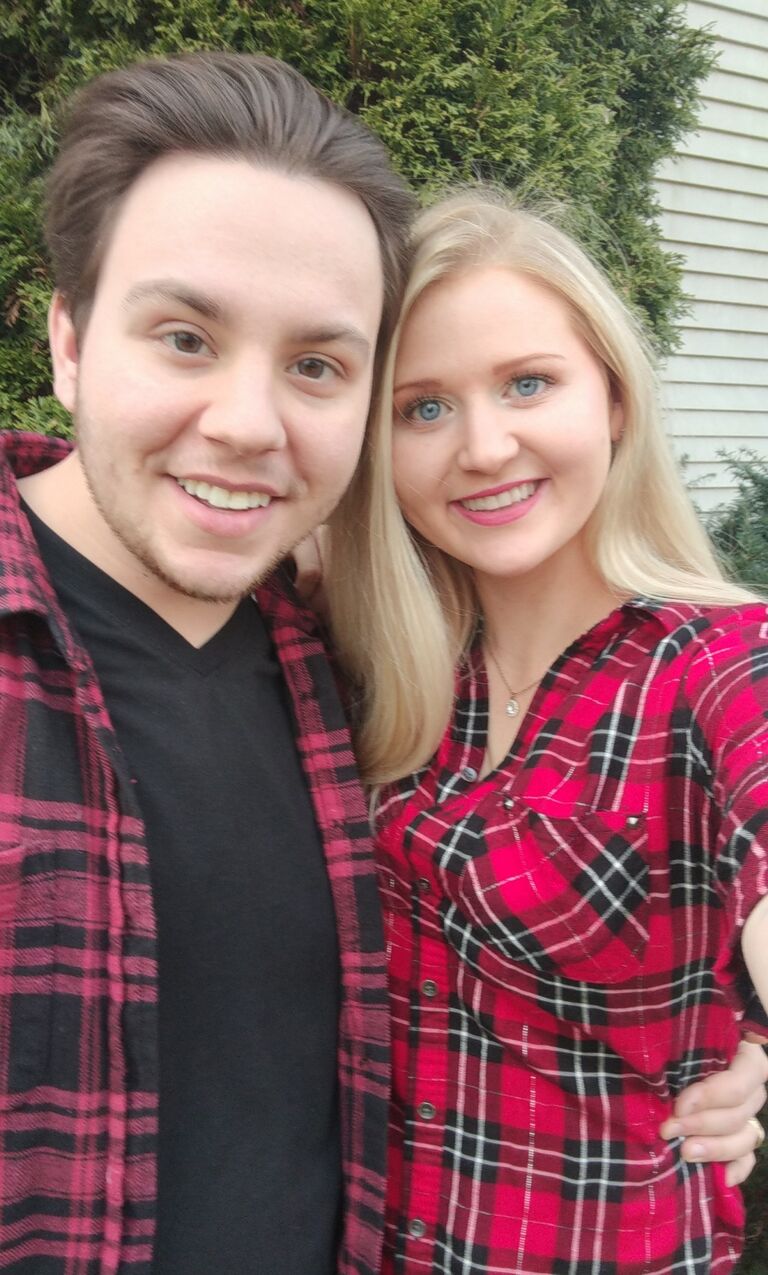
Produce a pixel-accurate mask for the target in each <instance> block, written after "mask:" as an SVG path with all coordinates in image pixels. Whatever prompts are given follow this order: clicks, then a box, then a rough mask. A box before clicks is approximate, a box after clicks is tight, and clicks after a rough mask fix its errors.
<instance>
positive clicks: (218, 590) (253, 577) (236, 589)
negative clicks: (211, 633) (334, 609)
mask: <svg viewBox="0 0 768 1275" xmlns="http://www.w3.org/2000/svg"><path fill="white" fill-rule="evenodd" d="M286 552H288V551H286ZM285 556H286V555H285V553H283V552H280V553H276V554H275V556H274V557H272V558H270V559H269V560H268V561H266V562H264V563H261V564H259V563H254V564H252V566H250V568H249V567H245V568H244V569H242V570H239V571H232V570H229V571H227V570H226V568H225V569H224V570H218V571H217V569H216V567H215V566H211V569H210V570H209V571H205V570H202V569H197V570H190V569H187V570H184V569H183V568H178V567H174V566H171V565H170V564H169V565H168V566H165V565H164V564H163V563H159V562H156V561H155V562H151V561H147V560H146V559H145V561H144V566H145V567H146V568H148V569H149V570H150V571H151V572H152V574H153V575H154V576H155V577H156V578H157V579H158V580H160V581H162V583H163V584H165V585H167V586H168V587H169V588H171V589H173V591H174V593H177V594H179V595H180V596H181V597H185V598H191V599H193V600H195V601H197V602H205V603H214V604H216V603H218V604H221V605H224V604H226V603H230V604H231V603H233V602H239V601H240V599H241V598H247V597H248V596H249V595H250V594H251V593H253V591H254V589H257V588H258V587H259V585H260V584H262V583H263V582H264V580H266V578H267V576H269V575H271V574H272V572H273V571H274V569H275V567H276V566H277V565H278V563H280V562H281V561H282V559H283V558H284V557H285Z"/></svg>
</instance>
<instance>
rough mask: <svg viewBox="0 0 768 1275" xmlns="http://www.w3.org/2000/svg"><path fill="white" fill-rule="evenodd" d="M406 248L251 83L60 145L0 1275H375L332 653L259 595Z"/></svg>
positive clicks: (370, 1155)
mask: <svg viewBox="0 0 768 1275" xmlns="http://www.w3.org/2000/svg"><path fill="white" fill-rule="evenodd" d="M410 211H411V199H410V196H409V195H408V194H407V192H406V189H405V187H404V185H403V184H402V182H401V181H400V179H398V178H397V177H396V176H395V175H394V173H393V172H392V170H391V169H390V167H389V163H388V160H387V157H386V154H385V152H384V149H383V147H382V146H381V145H380V143H378V142H376V141H375V140H374V139H373V137H372V136H371V135H370V134H368V132H367V131H366V130H365V129H364V128H363V127H362V125H360V124H359V123H358V122H357V121H356V120H354V119H353V118H352V117H350V116H348V115H346V114H345V113H342V112H341V111H340V110H338V109H337V108H335V107H333V106H332V105H331V104H330V103H329V102H327V101H326V100H325V99H324V98H322V97H321V96H320V95H319V94H317V93H316V92H315V91H314V90H313V89H312V88H310V86H309V85H308V84H307V83H306V81H304V80H303V79H302V78H301V77H300V76H299V75H298V74H296V73H295V72H293V71H292V70H290V69H289V68H288V67H286V66H283V65H281V64H279V63H275V62H272V61H270V60H269V59H262V58H245V57H233V56H227V55H208V56H195V57H189V58H182V59H179V60H175V61H171V62H165V63H163V62H157V63H153V64H149V65H145V66H137V67H133V68H131V69H129V70H127V71H124V72H118V73H115V74H113V75H110V76H107V77H104V78H102V79H100V80H98V81H96V82H95V83H93V84H92V85H90V87H89V88H88V89H86V90H85V92H84V94H83V95H82V97H81V98H80V100H79V102H78V103H77V104H76V105H75V107H74V111H73V113H72V115H71V118H70V121H69V125H68V128H67V130H66V132H65V136H64V140H63V143H62V149H61V153H60V156H59V159H58V162H57V164H56V166H55V168H54V171H53V174H52V178H51V182H50V187H49V192H48V236H49V242H50V246H51V254H52V258H53V263H54V272H55V277H56V282H57V288H58V290H57V292H56V295H55V297H54V300H53V303H52V306H51V315H50V342H51V351H52V356H53V365H54V379H55V389H56V393H57V395H58V396H59V398H60V399H61V401H62V403H63V404H64V405H65V406H66V407H67V408H69V409H70V410H71V411H72V412H73V413H74V417H75V422H76V429H77V438H78V447H77V450H76V451H71V452H67V449H66V448H65V447H64V446H63V445H61V444H58V443H55V442H51V441H50V440H44V439H42V438H22V437H20V436H18V435H17V436H15V437H14V436H10V437H9V438H8V439H7V440H6V447H7V455H8V458H9V460H10V461H11V463H12V464H13V465H14V467H15V469H16V474H17V477H18V495H20V497H21V501H22V504H21V507H19V505H18V495H17V488H16V484H15V483H14V481H13V479H12V477H11V474H10V472H9V471H6V473H5V476H4V490H3V495H2V527H3V538H4V539H3V543H4V558H5V566H4V574H3V577H2V581H1V582H0V586H1V587H2V592H3V608H2V609H3V612H4V619H3V622H2V623H3V629H2V643H1V649H2V656H1V657H0V658H2V681H1V682H0V691H1V692H2V700H3V704H2V731H3V741H4V748H3V750H2V762H1V763H0V765H2V780H1V782H0V788H1V791H2V797H1V798H0V801H2V811H3V829H2V843H0V845H1V846H2V851H1V852H0V873H2V876H0V918H2V917H3V916H5V917H6V918H7V923H6V924H4V925H3V927H2V931H1V932H2V944H3V946H2V952H3V965H2V974H1V975H0V1036H1V1037H2V1039H3V1040H5V1041H7V1042H8V1045H9V1048H8V1049H7V1050H2V1061H1V1063H0V1092H2V1094H3V1102H4V1104H5V1111H6V1114H5V1117H4V1119H3V1121H2V1134H1V1135H0V1138H1V1142H0V1165H1V1166H2V1167H0V1201H1V1202H2V1209H3V1212H2V1215H1V1216H0V1254H1V1256H0V1269H7V1270H15V1271H20V1272H21V1271H24V1272H27V1271H28V1272H34V1273H35V1275H48V1273H49V1272H51V1273H53V1272H56V1273H57V1275H58V1272H61V1273H62V1275H64V1272H66V1273H67V1275H85V1273H86V1272H88V1273H89V1275H90V1273H91V1272H97V1271H98V1272H107V1271H119V1272H126V1271H131V1272H134V1271H135V1272H141V1271H149V1270H150V1267H151V1269H152V1271H153V1275H166V1273H170V1272H174V1275H195V1273H198V1272H199V1273H200V1275H203V1273H205V1275H212V1273H213V1272H222V1273H230V1272H232V1273H233V1275H234V1273H236V1272H241V1271H242V1272H246V1271H253V1270H258V1271H259V1272H264V1273H265V1275H267V1273H269V1272H273V1273H274V1275H329V1273H330V1272H331V1271H336V1270H337V1269H338V1270H340V1271H344V1272H356V1273H357V1272H370V1273H371V1275H372V1273H373V1272H374V1271H375V1270H376V1268H377V1263H378V1252H379V1245H380V1217H379V1212H380V1207H381V1202H380V1196H381V1188H382V1182H383V1172H384V1143H385V1129H386V1125H385V1116H386V1098H387V1087H386V1079H387V1074H386V1037H387V1031H386V1002H385V986H384V965H383V954H382V950H381V949H382V941H381V936H380V931H379V922H378V915H377V906H376V896H375V881H374V877H373V873H372V867H371V861H370V856H369V846H368V842H367V839H366V814H365V806H364V803H363V800H362V795H361V794H360V792H359V791H358V789H357V788H356V786H355V783H354V766H353V759H352V755H351V751H350V746H349V740H348V737H347V735H346V732H345V728H344V723H343V718H342V715H341V710H340V707H339V704H338V701H337V698H336V695H335V692H334V688H333V681H332V678H331V675H330V672H329V669H328V667H327V666H326V664H325V662H324V660H323V658H322V653H321V646H320V644H319V642H318V640H317V638H316V636H315V635H314V633H313V632H312V631H311V627H309V625H308V621H307V619H306V618H305V617H304V616H303V615H302V614H301V613H300V612H299V611H298V610H297V608H296V606H295V604H294V603H293V602H292V601H291V600H290V596H289V591H288V589H287V586H286V585H285V583H284V582H283V581H281V580H280V579H279V578H277V577H276V578H273V579H272V580H271V581H270V582H269V583H265V584H262V582H263V581H264V580H265V579H266V577H267V576H268V574H269V573H270V571H271V570H272V568H273V567H274V566H275V564H276V563H278V562H279V561H280V560H281V559H282V558H283V557H284V556H285V554H286V553H287V551H288V550H290V548H291V547H292V546H293V545H294V544H295V543H296V542H297V541H298V540H299V539H300V538H301V537H303V536H305V535H306V534H307V532H308V531H309V530H310V529H311V528H313V527H314V526H316V525H317V524H318V523H319V522H321V521H322V520H323V519H324V518H325V516H326V515H327V514H328V513H329V511H330V510H331V509H332V507H333V506H334V505H335V504H336V502H337V500H338V499H339V497H340V495H341V493H342V491H343V489H344V487H345V485H346V484H347V482H348V480H349V478H350V477H351V474H352V471H353V469H354V466H355V463H356V460H357V457H358V454H359V451H360V447H361V445H362V441H363V433H364V428H365V421H366V415H367V410H368V403H369V398H370V392H371V381H372V376H373V368H374V361H375V355H376V349H377V341H378V334H379V330H380V326H381V328H382V330H383V331H386V329H387V328H388V327H389V326H390V324H391V320H392V317H393V311H394V307H395V305H396V302H397V292H398V288H399V283H400V275H401V270H402V262H403V258H404V244H405V236H406V230H407V224H408V220H409V216H410ZM382 313H383V314H384V323H383V324H381V319H382ZM51 582H52V584H51ZM260 585H261V587H259V586H260ZM255 589H257V590H258V592H257V598H258V605H255V604H254V601H253V599H252V598H251V596H250V595H251V594H252V593H253V591H254V590H255ZM156 933H157V936H158V937H157V944H156V937H155V936H156ZM158 973H159V1006H158ZM337 1038H338V1044H339V1050H340V1057H339V1060H338V1065H339V1073H338V1074H339V1077H340V1080H339V1083H338V1085H337V1079H336V1077H337ZM158 1077H159V1078H158ZM158 1096H159V1103H158ZM158 1106H159V1116H160V1120H159V1141H158ZM156 1163H157V1167H158V1170H159V1172H158V1176H157V1187H156V1184H155V1164H156ZM156 1199H157V1233H156V1237H155V1236H154V1234H153V1233H154V1226H155V1219H154V1214H155V1200H156ZM342 1200H343V1201H344V1204H345V1207H344V1209H343V1210H342ZM340 1228H341V1229H340ZM153 1243H154V1258H153ZM337 1250H338V1253H339V1257H338V1267H337Z"/></svg>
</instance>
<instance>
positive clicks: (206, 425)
mask: <svg viewBox="0 0 768 1275" xmlns="http://www.w3.org/2000/svg"><path fill="white" fill-rule="evenodd" d="M199 428H200V433H201V434H202V435H203V436H204V437H205V438H207V439H209V440H210V441H211V442H217V443H221V444H223V445H224V446H226V447H229V448H231V449H232V451H235V452H238V453H241V454H245V453H248V452H264V451H277V450H279V449H280V448H281V447H284V446H285V443H286V437H287V436H286V431H285V425H284V422H283V416H282V411H281V406H280V396H279V387H278V386H277V384H276V383H275V377H274V375H273V372H272V369H271V368H270V367H268V366H262V365H259V364H258V363H256V362H253V361H245V360H244V361H242V362H241V363H239V364H237V365H234V366H230V367H225V368H222V369H221V373H220V375H219V377H218V378H217V382H216V384H215V385H214V386H213V387H212V393H211V396H210V399H209V402H208V404H207V405H206V408H205V410H204V411H203V413H202V415H201V418H200V425H199Z"/></svg>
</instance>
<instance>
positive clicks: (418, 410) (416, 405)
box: [397, 394, 450, 425]
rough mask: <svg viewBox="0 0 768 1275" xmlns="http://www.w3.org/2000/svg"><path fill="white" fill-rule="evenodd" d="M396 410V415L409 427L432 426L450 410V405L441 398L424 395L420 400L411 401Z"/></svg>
mask: <svg viewBox="0 0 768 1275" xmlns="http://www.w3.org/2000/svg"><path fill="white" fill-rule="evenodd" d="M397 410H398V415H399V416H401V417H402V418H403V420H404V421H407V422H408V424H409V425H434V424H435V422H436V421H439V420H441V419H442V417H443V415H444V413H445V412H447V411H449V410H450V405H449V404H448V403H446V402H444V400H443V399H441V398H434V397H432V396H431V395H426V394H425V395H424V396H423V397H421V398H414V399H411V400H410V401H409V402H407V403H405V404H403V406H402V407H399V408H398V409H397Z"/></svg>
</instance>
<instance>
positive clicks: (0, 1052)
mask: <svg viewBox="0 0 768 1275" xmlns="http://www.w3.org/2000/svg"><path fill="white" fill-rule="evenodd" d="M0 441H1V442H2V445H3V446H4V447H5V451H6V456H7V459H8V460H9V461H10V462H11V464H12V466H13V469H14V471H15V473H16V474H17V476H21V475H23V474H28V473H31V472H34V471H35V470H37V469H41V468H44V467H45V466H46V465H50V464H52V463H53V462H54V461H56V460H59V459H61V458H62V457H63V456H64V455H65V453H66V450H67V449H66V445H65V444H63V443H60V442H55V441H52V440H50V439H44V438H42V437H39V436H32V435H19V434H5V435H2V436H1V437H0ZM0 532H1V533H2V541H1V542H0V543H1V546H2V547H1V549H0V741H1V743H0V1270H3V1271H6V1270H7V1271H18V1272H19V1273H20V1275H21V1273H22V1272H24V1273H25V1275H26V1273H27V1272H28V1273H29V1275H33V1273H34V1275H41V1273H42V1272H45V1275H111V1273H112V1272H117V1273H118V1275H149V1272H150V1269H151V1266H150V1264H151V1256H152V1239H153V1229H154V1214H155V1173H156V1150H157V1024H156V1004H157V969H156V953H155V916H154V909H153V904H152V896H151V892H150V878H149V866H148V861H147V850H146V846H145V843H144V831H143V826H142V821H141V817H140V813H139V811H138V809H137V808H136V805H135V801H134V799H133V795H132V792H131V786H130V783H129V782H127V780H126V778H125V772H124V768H123V765H122V763H121V759H120V754H119V749H118V747H117V741H116V739H115V737H114V734H113V731H112V728H111V726H110V722H109V718H108V716H107V712H106V710H105V707H104V704H103V701H102V697H101V693H100V690H99V687H98V685H97V682H96V679H95V676H94V673H93V670H92V667H91V665H90V662H89V660H88V657H87V655H86V654H85V652H84V651H82V650H81V649H79V648H78V647H77V645H76V644H75V643H74V641H73V639H72V636H71V634H70V632H69V630H68V628H67V624H66V621H65V620H64V617H63V615H62V613H61V611H60V609H59V607H58V605H57V602H56V598H55V595H54V593H53V591H52V589H51V587H50V584H49V582H48V580H47V577H46V574H45V571H44V569H43V567H42V564H41V562H40V559H39V556H38V554H37V549H36V545H35V542H34V539H33V537H32V535H31V532H30V530H29V526H28V524H27V521H26V519H25V518H24V516H23V514H22V513H21V511H20V510H19V507H18V498H17V489H16V484H15V482H14V478H13V475H12V473H11V471H10V469H9V468H8V465H7V464H5V462H2V464H1V465H0ZM258 602H259V605H260V607H261V610H262V613H263V615H264V617H265V619H266V622H267V624H268V626H269V628H270V630H271V633H272V638H273V641H274V643H275V647H276V649H277V652H278V655H279V658H280V660H281V662H282V667H283V671H284V674H285V680H286V683H287V685H288V688H289V691H290V695H291V699H292V704H293V710H294V716H295V720H296V723H297V729H298V745H299V752H300V756H301V759H302V763H303V765H304V768H305V772H306V774H307V779H308V782H309V786H310V790H311V794H312V799H313V802H314V810H315V815H316V818H317V822H318V825H319V827H320V830H321V833H322V835H323V840H324V845H325V853H326V861H327V868H328V875H329V878H330V882H331V887H332V891H333V897H334V903H335V908H336V915H337V923H338V935H339V948H340V955H341V974H342V984H343V1007H342V1014H341V1025H340V1039H339V1080H340V1108H341V1117H342V1137H343V1148H342V1150H343V1160H344V1171H345V1187H346V1191H345V1204H346V1212H345V1218H344V1225H343V1230H342V1235H341V1243H340V1254H339V1263H338V1270H339V1275H377V1272H378V1269H379V1256H380V1249H381V1229H382V1212H383V1193H384V1161H385V1155H386V1112H387V1096H388V1048H387V1043H388V1021H387V1019H388V1015H387V1001H386V984H385V970H384V953H383V950H382V944H381V933H380V921H379V912H378V901H377V898H376V886H375V877H374V874H373V868H372V861H371V852H370V844H369V840H368V819H367V814H366V809H365V805H364V801H363V796H362V793H361V791H360V788H359V785H358V781H357V778H356V771H355V765H354V759H353V756H352V751H351V746H350V741H349V735H348V732H347V728H346V725H345V722H344V717H343V713H342V709H341V706H340V704H339V701H338V697H337V695H336V691H335V687H334V683H333V678H332V675H331V671H330V669H329V666H328V664H327V662H326V659H325V656H324V653H323V648H322V645H321V643H320V641H319V640H318V638H317V637H316V635H315V633H314V631H313V628H312V621H311V619H310V618H309V617H308V616H305V615H304V614H303V613H302V612H301V611H300V610H299V609H298V608H297V607H296V605H295V604H294V602H293V601H291V599H290V597H289V596H288V593H287V592H286V591H285V590H284V589H283V588H282V586H281V585H280V584H279V583H277V582H276V581H272V582H270V583H269V584H267V585H265V586H264V587H263V588H261V589H260V590H259V591H258ZM243 782H244V783H248V782H249V778H248V776H247V775H244V776H243ZM190 1119H194V1113H193V1112H190ZM254 1260H255V1261H256V1263H257V1265H258V1257H255V1259H254ZM212 1275H213V1272H212ZM222 1275H223V1273H222ZM308 1275H309V1272H308Z"/></svg>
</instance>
